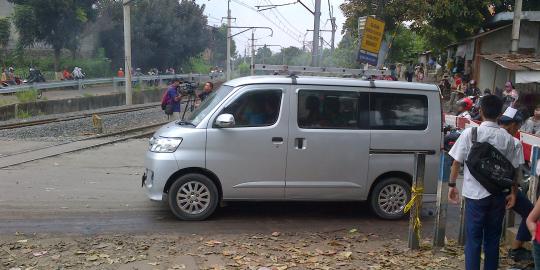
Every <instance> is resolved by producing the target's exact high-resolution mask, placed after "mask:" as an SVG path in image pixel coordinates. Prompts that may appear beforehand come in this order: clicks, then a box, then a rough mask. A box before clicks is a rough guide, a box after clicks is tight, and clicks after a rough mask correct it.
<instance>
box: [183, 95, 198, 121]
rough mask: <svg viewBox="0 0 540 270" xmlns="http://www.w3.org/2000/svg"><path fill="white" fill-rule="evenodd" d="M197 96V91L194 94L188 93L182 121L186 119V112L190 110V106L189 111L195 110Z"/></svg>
mask: <svg viewBox="0 0 540 270" xmlns="http://www.w3.org/2000/svg"><path fill="white" fill-rule="evenodd" d="M196 98H197V95H195V93H193V94H188V99H187V101H186V107H185V108H184V113H183V114H182V119H181V120H182V121H184V118H185V117H186V112H187V111H188V108H189V111H190V112H193V110H194V109H195V99H196Z"/></svg>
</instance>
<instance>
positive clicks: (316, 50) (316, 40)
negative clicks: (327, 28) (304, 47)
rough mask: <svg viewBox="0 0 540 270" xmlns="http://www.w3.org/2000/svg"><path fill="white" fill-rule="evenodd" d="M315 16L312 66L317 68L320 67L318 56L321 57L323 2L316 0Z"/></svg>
mask: <svg viewBox="0 0 540 270" xmlns="http://www.w3.org/2000/svg"><path fill="white" fill-rule="evenodd" d="M313 15H314V16H315V19H314V22H313V48H312V49H311V65H312V66H314V67H316V66H318V65H319V63H318V61H317V60H318V56H319V46H318V43H319V29H320V26H321V0H315V12H314V13H313Z"/></svg>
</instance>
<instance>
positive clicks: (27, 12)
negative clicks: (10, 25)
mask: <svg viewBox="0 0 540 270" xmlns="http://www.w3.org/2000/svg"><path fill="white" fill-rule="evenodd" d="M10 2H13V3H15V4H16V6H15V14H14V22H15V26H16V27H17V29H18V31H19V33H20V39H19V42H20V43H21V46H23V47H29V46H32V45H34V43H36V42H43V43H45V44H48V45H50V46H51V47H52V48H53V50H54V54H55V65H54V66H55V69H54V70H59V64H60V53H61V50H62V49H70V50H72V51H74V50H75V49H76V48H77V47H78V42H79V35H80V33H81V32H82V30H83V27H84V26H85V24H86V22H88V21H89V20H90V19H93V18H94V16H95V9H94V8H93V5H94V4H95V2H96V1H95V0H77V1H73V0H10Z"/></svg>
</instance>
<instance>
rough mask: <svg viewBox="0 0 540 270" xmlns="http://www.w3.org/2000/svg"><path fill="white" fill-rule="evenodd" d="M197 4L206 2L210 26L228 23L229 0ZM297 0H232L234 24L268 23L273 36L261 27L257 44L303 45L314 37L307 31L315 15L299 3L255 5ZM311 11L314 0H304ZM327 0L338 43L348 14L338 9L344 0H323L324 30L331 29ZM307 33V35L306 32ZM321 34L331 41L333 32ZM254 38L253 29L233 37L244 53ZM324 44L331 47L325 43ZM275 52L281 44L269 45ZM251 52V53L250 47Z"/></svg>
mask: <svg viewBox="0 0 540 270" xmlns="http://www.w3.org/2000/svg"><path fill="white" fill-rule="evenodd" d="M195 2H197V3H198V4H205V5H206V9H205V14H206V15H207V16H208V24H209V25H217V26H218V25H221V23H222V22H226V20H225V19H223V20H222V17H227V0H196V1H195ZM294 2H297V1H296V0H231V16H232V17H233V18H236V20H233V26H266V27H271V28H273V30H274V34H273V36H272V37H270V31H269V30H265V29H258V30H256V31H255V39H258V40H257V41H256V42H255V43H256V44H258V45H262V44H269V45H281V46H283V47H289V46H296V47H299V48H302V43H303V40H304V38H305V40H306V41H312V40H313V32H309V33H307V32H306V31H307V30H308V29H310V30H312V29H313V15H312V14H311V13H310V12H309V11H308V10H306V9H305V8H304V7H303V6H302V5H301V4H300V3H296V4H292V5H286V6H281V7H278V8H274V9H270V10H266V11H261V12H257V11H256V10H257V8H256V7H255V6H260V5H269V4H274V5H278V4H286V3H294ZM302 2H303V3H304V4H305V5H306V6H308V7H309V8H310V9H311V10H314V9H315V1H314V0H302ZM328 2H330V5H332V6H333V10H334V17H336V24H337V31H336V43H335V44H336V46H337V44H338V43H339V41H340V40H341V29H342V26H343V23H344V22H345V17H344V16H343V13H342V12H341V10H340V9H339V5H340V4H341V3H343V2H344V1H342V0H330V1H328V0H322V1H321V13H322V14H321V29H323V30H330V29H332V27H331V24H330V21H329V20H328V19H329V18H330V15H329V9H328ZM240 31H241V29H232V34H233V35H234V34H235V33H238V32H240ZM306 33H307V35H306ZM321 35H322V36H323V38H324V39H325V41H326V42H328V43H330V40H331V32H321ZM250 38H251V31H247V32H245V33H243V34H240V35H237V36H235V37H234V41H235V42H236V46H237V49H236V50H237V52H238V53H239V54H242V55H243V54H244V52H245V49H246V48H248V46H249V41H248V39H250ZM325 47H330V46H329V45H328V44H325ZM269 48H270V49H271V50H272V51H275V52H277V51H279V50H280V47H277V46H276V47H269ZM247 52H248V54H249V53H250V51H249V49H248V51H247Z"/></svg>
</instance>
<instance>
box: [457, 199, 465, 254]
mask: <svg viewBox="0 0 540 270" xmlns="http://www.w3.org/2000/svg"><path fill="white" fill-rule="evenodd" d="M465 207H467V206H466V205H465V198H463V197H461V205H460V207H459V235H458V244H459V245H460V246H463V245H465Z"/></svg>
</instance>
